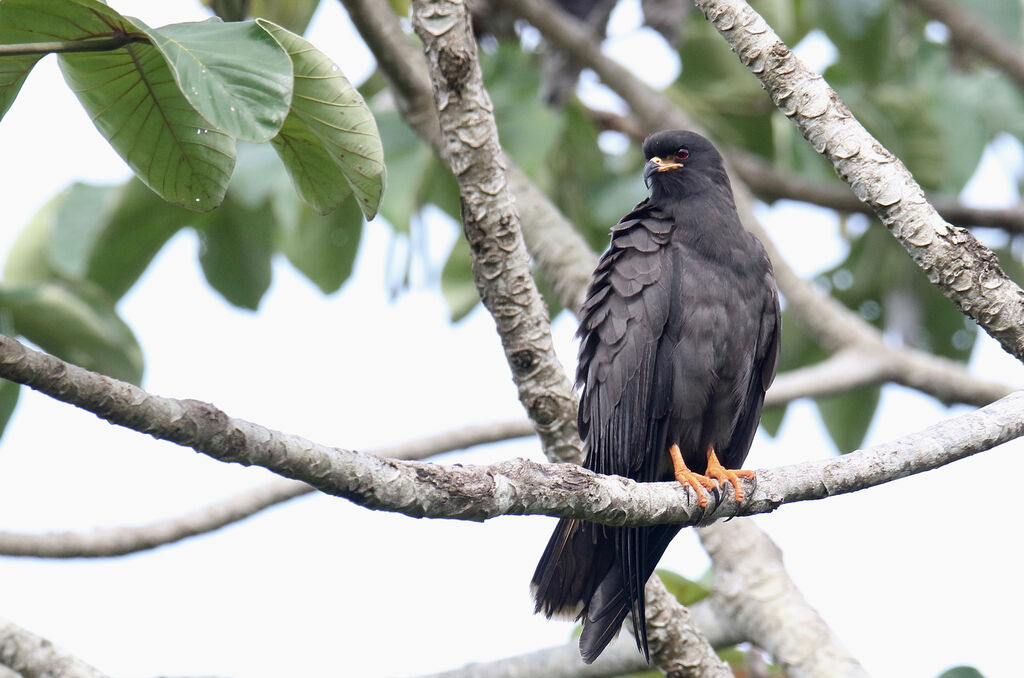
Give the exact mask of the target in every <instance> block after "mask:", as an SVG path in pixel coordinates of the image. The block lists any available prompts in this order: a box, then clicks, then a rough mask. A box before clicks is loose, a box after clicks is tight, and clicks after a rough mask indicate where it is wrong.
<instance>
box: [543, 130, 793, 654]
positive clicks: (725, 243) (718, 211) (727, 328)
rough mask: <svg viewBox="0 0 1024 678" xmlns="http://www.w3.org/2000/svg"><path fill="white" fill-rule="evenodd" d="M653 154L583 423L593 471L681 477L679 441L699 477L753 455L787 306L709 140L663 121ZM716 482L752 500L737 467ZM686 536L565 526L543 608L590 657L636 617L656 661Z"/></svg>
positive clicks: (587, 375) (598, 337) (551, 557)
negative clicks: (660, 566)
mask: <svg viewBox="0 0 1024 678" xmlns="http://www.w3.org/2000/svg"><path fill="white" fill-rule="evenodd" d="M643 149H644V155H645V157H646V158H647V159H648V163H647V165H646V166H645V169H644V180H645V182H647V183H648V185H649V186H650V188H651V196H650V197H649V198H647V199H646V200H644V201H642V202H641V203H639V204H638V205H637V206H636V207H635V208H634V209H633V211H632V212H630V213H629V214H627V215H626V216H625V217H623V219H622V220H621V221H620V222H619V223H618V224H617V225H616V226H614V227H613V228H612V234H611V235H612V237H611V245H610V247H609V248H608V250H607V251H606V252H605V253H604V255H603V256H602V257H601V260H600V263H599V264H598V266H597V270H596V271H595V272H594V277H593V280H592V281H591V283H590V288H589V290H588V293H587V300H586V302H585V303H584V305H583V309H582V313H581V320H580V328H579V333H578V336H579V337H580V350H579V364H578V367H577V372H576V379H577V386H582V387H583V392H582V396H581V400H580V410H579V429H580V436H581V437H582V439H583V441H584V446H585V451H586V461H585V465H586V467H587V468H589V469H591V470H593V471H596V472H597V473H602V474H610V475H620V476H626V477H629V478H633V479H635V480H638V481H641V482H653V481H665V480H671V479H672V478H673V477H677V478H680V479H681V481H682V477H681V476H680V475H679V474H678V470H677V469H675V468H674V466H673V463H672V460H671V458H670V455H669V449H670V447H672V446H673V445H678V448H679V451H680V452H681V456H682V460H683V461H684V462H685V464H686V467H687V468H688V469H689V472H692V473H693V474H705V473H708V474H711V473H712V472H711V471H709V469H708V462H709V452H714V454H715V455H717V459H718V461H720V462H721V465H722V466H723V467H724V468H725V469H736V468H739V467H740V466H741V465H742V464H743V461H744V459H745V458H746V456H747V452H748V451H749V449H750V444H751V441H752V440H753V437H754V432H755V431H756V430H757V425H758V421H759V420H760V416H761V406H762V404H763V402H764V394H765V390H766V389H767V388H768V386H769V385H770V384H771V382H772V379H773V378H774V377H775V369H776V365H777V362H778V354H779V331H780V323H781V316H780V313H779V299H778V293H777V292H776V290H775V279H774V276H773V274H772V268H771V263H770V262H769V260H768V256H767V254H766V253H765V250H764V247H763V246H762V245H761V243H760V242H759V241H758V240H757V239H756V238H755V237H754V236H753V235H751V234H750V233H748V232H747V231H746V230H744V229H743V227H742V225H741V224H740V220H739V217H738V215H737V214H736V207H735V204H734V202H733V196H732V188H731V187H730V184H729V178H728V176H727V175H726V173H725V169H724V168H723V166H722V158H721V156H720V155H719V153H718V151H717V150H715V148H714V146H712V145H711V142H709V141H708V140H707V139H705V138H703V137H702V136H700V135H698V134H695V133H693V132H686V131H664V132H658V133H656V134H653V135H651V136H650V137H648V138H647V140H646V141H645V142H644V147H643ZM712 464H714V461H712ZM684 471H685V470H684ZM716 472H717V467H716ZM746 473H749V472H746ZM684 475H686V474H685V473H684ZM718 477H719V479H722V478H728V482H731V484H732V485H733V486H734V490H735V491H736V492H737V498H739V496H740V494H739V490H740V487H739V482H738V480H737V478H736V476H718ZM687 482H689V483H691V484H693V483H694V481H693V480H692V475H691V476H689V477H688V478H687ZM701 482H702V483H703V482H705V480H704V479H702V481H701ZM694 488H695V489H697V491H698V494H699V495H700V494H701V489H700V488H698V487H697V486H696V485H694ZM722 489H723V491H724V489H725V488H724V487H723V488H722ZM678 531H679V527H677V526H674V525H656V526H650V527H608V526H603V525H597V524H594V523H589V522H585V521H580V520H568V519H563V520H561V521H559V523H558V527H557V528H556V529H555V532H554V534H553V535H552V536H551V540H550V541H549V543H548V545H547V548H546V549H545V551H544V554H543V556H542V557H541V560H540V563H539V564H538V566H537V571H536V572H535V573H534V576H533V583H532V588H533V591H534V597H535V600H536V603H537V611H538V612H543V613H544V614H545V615H547V616H549V617H550V616H552V615H556V616H570V617H573V616H574V617H576V618H582V620H583V633H582V635H581V636H580V653H581V655H582V656H583V660H584V661H586V662H587V663H590V662H592V661H593V660H594V659H596V658H597V656H598V655H599V654H600V653H601V651H602V650H604V648H605V646H607V644H608V643H609V642H610V641H611V639H612V638H613V637H614V636H615V634H616V633H617V632H618V630H619V628H620V627H621V626H622V622H623V620H624V619H625V618H626V616H627V615H630V616H631V618H632V622H633V629H634V634H635V636H636V641H637V646H638V647H639V648H640V650H641V651H642V652H643V653H644V656H645V658H648V659H649V652H648V648H647V627H646V623H645V621H644V586H645V585H646V583H647V580H648V578H650V576H651V574H652V573H653V572H654V568H655V566H656V565H657V563H658V560H659V559H660V558H661V556H662V554H663V553H664V552H665V549H666V548H667V547H668V544H669V542H670V541H671V540H672V538H673V537H674V536H675V535H676V533H677V532H678Z"/></svg>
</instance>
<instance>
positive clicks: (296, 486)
mask: <svg viewBox="0 0 1024 678" xmlns="http://www.w3.org/2000/svg"><path fill="white" fill-rule="evenodd" d="M532 434H533V427H532V426H531V425H530V423H529V422H527V421H506V422H495V423H493V424H483V425H478V426H466V427H464V428H461V429H456V430H453V431H447V432H445V433H439V434H436V435H432V436H427V437H424V438H420V439H418V440H413V441H410V442H407V443H402V444H399V445H391V446H388V447H382V448H379V449H376V450H371V451H370V452H368V454H374V455H376V456H378V457H388V458H392V459H407V460H411V459H424V458H426V457H431V456H434V455H437V454H443V453H445V452H451V451H454V450H461V449H465V448H468V447H473V446H476V445H485V444H487V443H492V442H497V441H499V440H508V439H510V438H519V437H524V436H528V435H532ZM315 491H316V490H315V489H314V488H313V487H310V486H309V485H307V484H306V483H303V482H299V481H295V480H285V479H283V478H282V479H278V480H273V481H271V482H269V483H267V484H266V485H263V486H262V487H257V488H254V489H251V490H247V491H245V492H241V493H239V494H237V495H235V496H234V497H229V498H228V499H225V500H222V501H219V502H217V503H215V504H211V505H209V506H205V507H202V508H199V509H196V510H193V511H190V512H188V513H186V514H184V515H180V516H176V517H174V518H171V519H169V520H161V521H157V522H154V523H150V524H148V525H139V526H131V527H115V528H106V529H100V530H91V531H88V532H50V533H46V534H26V533H18V532H0V555H4V556H25V557H31V558H110V557H113V556H123V555H127V554H129V553H137V552H139V551H146V550H149V549H153V548H157V547H159V546H165V545H167V544H172V543H174V542H177V541H181V540H182V539H187V538H189V537H194V536H197V535H200V534H206V533H207V532H213V531H214V530H218V529H220V528H222V527H225V526H227V525H230V524H231V523H235V522H238V521H241V520H245V519H246V518H249V517H250V516H252V515H254V514H256V513H258V512H260V511H263V510H265V509H268V508H270V507H272V506H276V505H277V504H281V503H283V502H286V501H289V500H291V499H295V498H297V497H301V496H303V495H306V494H309V493H310V492H315Z"/></svg>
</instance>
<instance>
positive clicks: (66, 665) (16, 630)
mask: <svg viewBox="0 0 1024 678" xmlns="http://www.w3.org/2000/svg"><path fill="white" fill-rule="evenodd" d="M0 665H3V666H6V667H8V668H9V669H11V670H12V671H16V672H17V673H19V674H21V675H22V676H23V677H24V678H51V677H52V676H60V678H104V674H102V673H100V672H99V671H97V670H96V669H94V668H93V667H91V666H89V665H88V664H86V663H85V662H83V661H82V660H81V659H78V658H77V657H73V656H71V655H69V654H67V653H66V652H64V651H62V650H58V649H57V648H56V647H54V646H53V644H52V643H51V642H50V641H48V640H47V639H45V638H42V637H40V636H37V635H35V634H34V633H30V632H29V631H26V630H25V629H23V628H21V627H19V626H17V625H15V624H14V623H12V622H10V621H7V620H6V619H0Z"/></svg>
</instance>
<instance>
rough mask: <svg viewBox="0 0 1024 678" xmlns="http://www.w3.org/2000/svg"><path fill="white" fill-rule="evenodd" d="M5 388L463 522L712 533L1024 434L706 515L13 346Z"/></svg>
mask: <svg viewBox="0 0 1024 678" xmlns="http://www.w3.org/2000/svg"><path fill="white" fill-rule="evenodd" d="M0 377H3V378H5V379H9V380H11V381H15V382H18V383H21V384H25V385H27V386H30V387H31V388H34V389H36V390H38V391H40V392H42V393H45V394H47V395H49V396H51V397H54V398H56V399H58V400H62V401H64V402H67V403H70V404H73V405H76V406H78V407H81V408H83V409H85V410H88V411H90V412H93V413H94V414H96V415H97V416H100V417H102V418H103V419H106V420H107V421H109V422H111V423H113V424H118V425H121V426H125V427H127V428H132V429H134V430H137V431H140V432H145V433H148V434H150V435H152V436H154V437H156V438H160V439H163V440H168V441H171V442H175V443H177V444H179V445H184V446H187V447H191V448H192V449H194V450H196V451H197V452H202V453H204V454H207V455H209V456H212V457H214V458H215V459H219V460H221V461H225V462H235V463H240V464H244V465H258V466H263V467H264V468H267V469H269V470H271V471H273V472H275V473H278V474H280V475H283V476H286V477H289V478H293V479H297V480H302V481H304V482H306V483H308V484H310V485H313V486H314V487H316V488H317V489H319V490H320V491H322V492H325V493H327V494H332V495H336V496H339V497H344V498H346V499H349V500H351V501H352V502H354V503H357V504H360V505H362V506H365V507H367V508H372V509H379V510H385V511H394V512H398V513H403V514H405V515H409V516H413V517H433V518H455V519H460V520H486V519H488V518H493V517H495V516H499V515H526V514H531V515H548V516H558V517H571V518H581V519H585V520H590V521H593V522H598V523H605V524H609V525H653V524H659V523H683V524H698V523H701V524H703V523H708V522H711V521H714V520H717V519H720V518H726V517H730V516H735V515H752V514H756V513H764V512H768V511H772V510H774V509H775V508H777V507H778V506H780V505H782V504H784V503H788V502H792V501H804V500H808V499H820V498H824V497H827V496H831V495H834V494H843V493H846V492H854V491H857V490H859V489H863V488H865V487H872V486H874V485H878V484H881V483H884V482H889V481H891V480H895V479H896V478H902V477H905V476H908V475H912V474H914V473H921V472H923V471H928V470H931V469H933V468H938V467H939V466H943V465H945V464H948V463H950V462H952V461H955V460H957V459H962V458H964V457H966V456H969V455H972V454H975V453H977V452H981V451H983V450H987V449H990V448H992V447H994V446H996V445H999V444H1001V443H1003V442H1006V441H1007V440H1011V439H1013V438H1016V437H1018V436H1020V435H1021V434H1022V433H1024V392H1015V393H1013V394H1011V395H1009V396H1007V397H1006V398H1003V399H1002V400H999V401H997V402H995V403H993V404H991V405H988V406H987V407H984V408H982V409H979V410H976V411H974V412H970V413H967V414H963V415H960V416H958V417H953V418H950V419H947V420H945V421H943V422H940V423H938V424H935V425H933V426H931V427H928V428H926V429H924V430H922V431H919V432H917V433H914V434H911V435H908V436H905V437H903V438H900V439H899V440H896V441H893V442H891V443H886V444H882V445H877V446H875V447H872V448H869V449H867V450H862V451H860V452H854V453H850V454H847V455H844V456H842V457H840V458H837V459H827V460H823V461H815V462H806V463H804V464H797V465H794V466H788V467H783V468H777V469H766V470H762V471H759V472H758V482H757V487H756V488H754V489H753V490H752V491H751V492H750V494H749V496H748V497H747V498H746V499H744V501H743V504H742V505H741V506H736V504H735V502H734V501H732V499H731V493H728V497H726V498H725V499H724V500H723V501H722V502H721V504H720V505H719V506H718V507H716V508H715V509H714V510H711V511H702V510H701V509H700V508H699V507H698V506H697V503H696V501H695V499H694V498H693V497H692V496H691V495H690V494H688V493H687V492H686V491H685V490H684V489H683V488H681V487H680V486H679V484H678V483H674V482H669V483H637V482H634V481H632V480H629V479H626V478H620V477H618V476H600V475H597V474H595V473H592V472H591V471H588V470H586V469H582V468H579V467H577V466H574V465H571V464H555V465H550V464H537V463H535V462H531V461H527V460H511V461H505V462H500V463H498V464H493V465H490V466H461V465H455V466H443V465H439V464H428V463H423V462H417V461H401V460H395V459H384V458H381V457H377V456H374V455H370V454H365V453H361V452H355V451H352V450H344V449H339V448H331V447H326V446H324V445H318V444H316V443H313V442H311V441H309V440H306V439H304V438H300V437H298V436H292V435H288V434H284V433H280V432H278V431H272V430H270V429H266V428H263V427H261V426H257V425H256V424H252V423H249V422H247V421H243V420H241V419H234V418H231V417H229V416H228V415H226V414H225V413H224V412H222V411H220V410H218V409H216V408H215V407H213V406H212V405H209V404H207V403H201V402H199V401H195V400H174V399H171V398H162V397H159V396H154V395H150V394H148V393H146V392H145V391H143V390H142V389H140V388H138V387H136V386H133V385H131V384H128V383H125V382H119V381H116V380H114V379H111V378H109V377H105V376H102V375H98V374H95V373H93V372H89V371H88V370H84V369H82V368H80V367H76V366H74V365H70V364H68V363H64V362H63V361H61V360H59V359H57V358H54V357H53V356H50V355H47V354H45V353H41V352H39V351H34V350H32V349H29V348H27V347H25V346H23V345H22V344H20V343H18V342H17V341H16V340H14V339H12V338H10V337H5V336H2V335H0Z"/></svg>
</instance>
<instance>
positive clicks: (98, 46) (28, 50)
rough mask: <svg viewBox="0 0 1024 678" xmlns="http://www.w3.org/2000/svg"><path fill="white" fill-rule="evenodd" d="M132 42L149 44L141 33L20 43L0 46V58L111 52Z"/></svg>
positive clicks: (147, 39)
mask: <svg viewBox="0 0 1024 678" xmlns="http://www.w3.org/2000/svg"><path fill="white" fill-rule="evenodd" d="M133 42H145V43H148V42H149V38H148V37H146V36H145V35H143V34H142V33H115V34H114V35H111V36H110V37H106V38H87V39H85V40H52V41H49V42H21V43H16V44H11V45H0V57H5V56H27V55H33V54H40V55H41V54H50V53H51V52H56V53H59V54H70V53H72V52H111V51H113V50H115V49H120V48H121V47H124V46H125V45H130V44H131V43H133Z"/></svg>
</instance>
